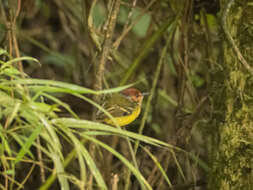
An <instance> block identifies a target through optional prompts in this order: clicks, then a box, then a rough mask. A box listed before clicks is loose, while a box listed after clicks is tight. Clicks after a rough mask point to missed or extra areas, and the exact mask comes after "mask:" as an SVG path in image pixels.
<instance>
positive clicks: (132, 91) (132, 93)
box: [121, 88, 143, 104]
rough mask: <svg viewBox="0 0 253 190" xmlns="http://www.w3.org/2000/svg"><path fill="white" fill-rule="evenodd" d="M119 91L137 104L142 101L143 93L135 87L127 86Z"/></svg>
mask: <svg viewBox="0 0 253 190" xmlns="http://www.w3.org/2000/svg"><path fill="white" fill-rule="evenodd" d="M121 93H122V94H123V95H125V96H126V97H128V98H129V99H130V100H131V101H133V102H135V103H137V104H141V103H142V100H143V94H142V93H141V92H140V91H139V90H138V89H136V88H127V89H125V90H123V91H122V92H121Z"/></svg>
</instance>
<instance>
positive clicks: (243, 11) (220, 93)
mask: <svg viewBox="0 0 253 190" xmlns="http://www.w3.org/2000/svg"><path fill="white" fill-rule="evenodd" d="M220 4H221V8H222V10H223V13H227V15H226V14H220V17H221V20H223V21H226V22H225V25H226V26H223V33H222V34H221V36H224V42H223V43H222V48H221V56H220V60H219V66H218V67H216V68H217V70H216V72H215V73H214V81H215V82H214V85H213V89H212V92H213V103H214V110H215V111H214V115H213V125H212V127H213V133H215V134H213V138H212V144H213V145H215V146H213V149H212V150H211V155H212V156H211V159H210V161H211V163H210V164H211V165H212V168H211V170H210V175H209V183H208V187H209V188H208V189H212V190H213V189H222V190H226V189H228V190H238V189H240V190H244V189H245V190H248V189H253V76H252V74H251V72H250V71H249V68H247V67H246V66H245V65H244V64H243V63H242V60H240V56H239V55H240V54H241V55H242V56H243V58H244V59H245V60H246V61H247V64H248V66H250V67H253V55H252V54H253V5H252V2H250V1H246V0H240V1H231V0H220ZM228 5H229V6H230V7H229V6H228ZM224 11H227V12H224ZM224 19H225V20H224ZM223 25H224V23H223ZM226 30H227V31H226ZM228 35H231V37H232V39H233V40H234V43H235V44H234V45H235V46H236V47H237V48H238V49H236V47H234V45H233V42H231V40H229V36H228Z"/></svg>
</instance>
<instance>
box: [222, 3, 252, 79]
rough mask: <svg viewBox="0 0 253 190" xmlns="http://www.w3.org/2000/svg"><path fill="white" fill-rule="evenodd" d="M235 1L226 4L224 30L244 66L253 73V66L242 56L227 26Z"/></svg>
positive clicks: (223, 20)
mask: <svg viewBox="0 0 253 190" xmlns="http://www.w3.org/2000/svg"><path fill="white" fill-rule="evenodd" d="M234 2H235V0H229V1H228V2H227V4H226V7H225V9H224V11H223V14H222V27H223V30H224V33H225V35H226V37H227V39H228V41H229V42H230V44H231V45H232V48H233V50H234V51H235V53H236V55H237V57H238V59H239V60H240V62H241V63H242V64H243V65H244V67H245V68H246V69H247V70H248V71H249V72H250V73H251V74H252V75H253V70H252V68H251V67H250V66H249V64H248V63H247V61H246V60H245V59H244V57H243V56H242V54H241V52H240V50H239V48H238V47H237V45H236V43H235V41H234V39H233V38H232V36H231V34H230V33H229V30H228V26H227V16H228V13H229V11H230V9H231V7H232V5H233V3H234Z"/></svg>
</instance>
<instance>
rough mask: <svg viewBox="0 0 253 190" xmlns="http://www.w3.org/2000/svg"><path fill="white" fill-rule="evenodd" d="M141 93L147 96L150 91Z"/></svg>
mask: <svg viewBox="0 0 253 190" xmlns="http://www.w3.org/2000/svg"><path fill="white" fill-rule="evenodd" d="M141 94H142V96H147V95H149V94H150V93H149V92H142V93H141Z"/></svg>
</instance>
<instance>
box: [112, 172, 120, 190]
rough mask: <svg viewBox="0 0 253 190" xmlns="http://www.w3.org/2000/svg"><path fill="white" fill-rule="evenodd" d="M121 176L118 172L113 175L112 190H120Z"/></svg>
mask: <svg viewBox="0 0 253 190" xmlns="http://www.w3.org/2000/svg"><path fill="white" fill-rule="evenodd" d="M118 182H119V176H118V174H115V175H113V179H112V190H118Z"/></svg>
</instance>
